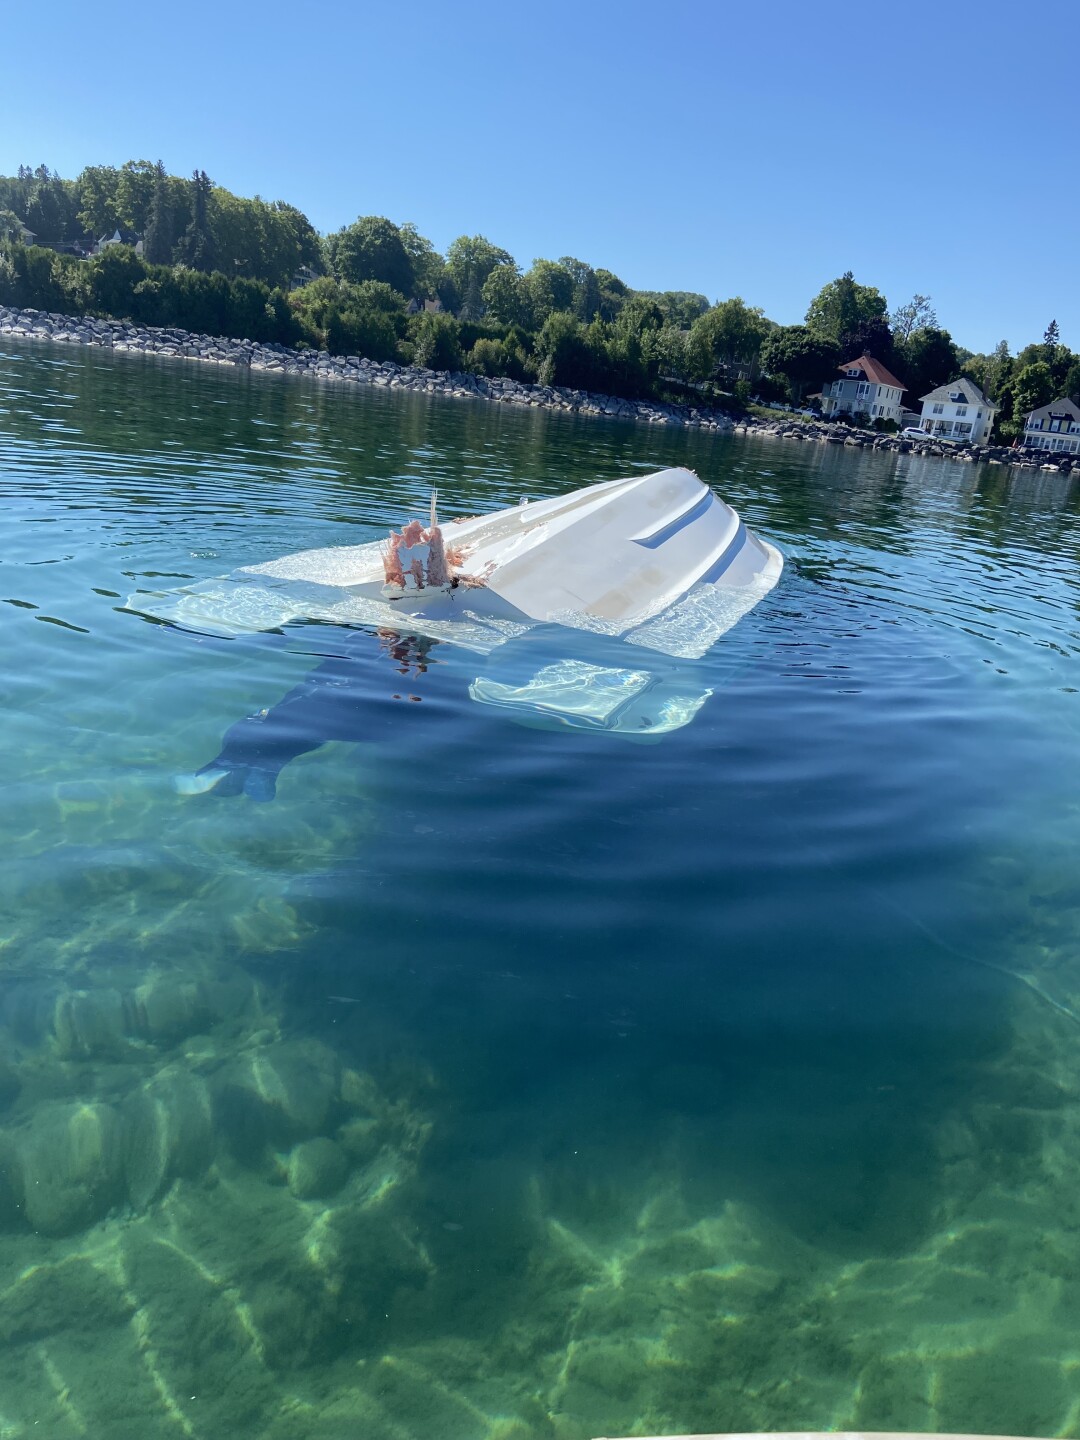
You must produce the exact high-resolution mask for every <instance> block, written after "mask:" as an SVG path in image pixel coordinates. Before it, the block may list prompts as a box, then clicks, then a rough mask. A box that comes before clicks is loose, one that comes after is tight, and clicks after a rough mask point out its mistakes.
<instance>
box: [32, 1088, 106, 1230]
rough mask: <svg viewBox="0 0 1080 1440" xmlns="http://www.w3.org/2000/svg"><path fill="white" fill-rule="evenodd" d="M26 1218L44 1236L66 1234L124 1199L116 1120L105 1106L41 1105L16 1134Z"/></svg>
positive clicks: (84, 1226) (82, 1228)
mask: <svg viewBox="0 0 1080 1440" xmlns="http://www.w3.org/2000/svg"><path fill="white" fill-rule="evenodd" d="M18 1150H19V1160H20V1164H21V1170H22V1182H23V1188H24V1191H25V1203H26V1218H27V1220H28V1221H29V1222H30V1225H31V1227H32V1228H33V1229H34V1230H38V1231H40V1232H41V1233H42V1234H44V1235H71V1234H74V1233H75V1232H76V1231H78V1230H84V1229H86V1227H87V1226H89V1225H93V1224H94V1223H95V1222H96V1221H98V1220H101V1219H102V1218H103V1217H104V1216H105V1215H107V1214H108V1212H109V1211H110V1210H111V1209H112V1208H113V1206H114V1205H116V1204H118V1203H119V1202H120V1200H121V1199H122V1198H123V1193H124V1164H123V1147H122V1143H121V1128H120V1121H119V1118H118V1116H117V1114H116V1111H115V1110H113V1109H112V1108H111V1107H110V1106H108V1105H98V1104H82V1105H63V1104H53V1105H43V1106H42V1107H41V1108H40V1109H39V1110H38V1111H37V1113H36V1114H35V1115H34V1118H33V1120H32V1121H31V1123H30V1125H29V1126H28V1127H27V1128H26V1130H25V1131H24V1132H23V1133H22V1135H21V1136H20V1138H19V1146H18Z"/></svg>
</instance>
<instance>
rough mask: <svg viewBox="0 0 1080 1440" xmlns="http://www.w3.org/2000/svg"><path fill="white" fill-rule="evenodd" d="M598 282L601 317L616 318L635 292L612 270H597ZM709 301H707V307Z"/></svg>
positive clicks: (605, 318) (602, 318)
mask: <svg viewBox="0 0 1080 1440" xmlns="http://www.w3.org/2000/svg"><path fill="white" fill-rule="evenodd" d="M596 284H597V288H598V289H599V291H600V312H599V313H600V318H601V320H614V319H615V318H616V317H617V315H618V313H619V311H620V310H621V309H622V307H623V306H624V305H625V304H626V302H627V300H628V299H629V298H630V296H631V294H632V293H633V292H632V291H631V289H630V287H629V285H624V284H623V282H622V281H621V280H620V279H619V277H618V276H617V275H613V274H612V272H611V271H610V270H597V272H596ZM708 303H709V302H708V301H706V302H705V305H706V308H708Z"/></svg>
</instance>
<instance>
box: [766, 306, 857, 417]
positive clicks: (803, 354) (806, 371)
mask: <svg viewBox="0 0 1080 1440" xmlns="http://www.w3.org/2000/svg"><path fill="white" fill-rule="evenodd" d="M842 359H843V356H842V354H841V351H840V346H839V345H838V344H837V342H836V341H835V340H830V339H829V338H828V337H827V336H825V335H821V334H819V333H818V332H817V331H815V330H811V328H810V327H809V326H808V325H781V326H778V327H777V329H775V330H773V331H771V332H770V334H768V335H767V336H766V337H765V339H764V341H763V342H762V346H761V351H760V353H759V355H758V362H759V364H760V365H761V368H762V370H764V371H765V373H766V374H767V375H782V376H783V377H784V379H785V380H786V381H787V383H788V386H789V388H790V390H791V394H792V397H793V398H794V399H796V400H797V399H800V398H801V397H802V395H803V394H804V393H805V392H806V390H807V388H808V387H809V386H811V385H815V386H816V385H822V384H824V383H825V382H826V381H827V380H831V379H833V377H834V373H835V371H836V367H837V366H838V365H839V364H840V362H841V360H842Z"/></svg>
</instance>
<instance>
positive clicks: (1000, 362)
mask: <svg viewBox="0 0 1080 1440" xmlns="http://www.w3.org/2000/svg"><path fill="white" fill-rule="evenodd" d="M1011 374H1012V356H1011V354H1009V347H1008V341H1005V340H999V341H998V343H996V346H995V347H994V353H992V354H991V356H989V359H988V361H986V366H985V370H984V386H982V393H984V395H985V396H986V399H988V400H996V399H998V396H999V395H1001V390H1002V386H1004V384H1005V382H1007V380H1008V377H1009V376H1011Z"/></svg>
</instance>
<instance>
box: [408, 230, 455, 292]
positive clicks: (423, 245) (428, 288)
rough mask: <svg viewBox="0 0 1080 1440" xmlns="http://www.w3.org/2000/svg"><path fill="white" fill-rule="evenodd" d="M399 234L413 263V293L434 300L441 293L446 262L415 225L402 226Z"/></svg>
mask: <svg viewBox="0 0 1080 1440" xmlns="http://www.w3.org/2000/svg"><path fill="white" fill-rule="evenodd" d="M398 234H399V235H400V236H401V243H402V245H403V246H404V247H405V253H406V255H408V257H409V261H410V263H411V265H412V273H413V293H414V294H415V295H417V296H418V297H419V298H420V299H422V300H433V299H434V298H435V296H436V295H437V294H438V293H439V285H440V283H441V281H442V279H443V275H444V273H445V271H446V262H445V261H444V260H443V258H442V256H441V255H440V254H439V252H438V251H437V250H436V249H435V246H434V245H433V244H432V243H431V241H430V240H428V239H427V238H426V237H425V236H423V235H421V234H420V232H419V230H417V228H416V226H415V225H411V224H406V225H402V226H400V227H399V229H398Z"/></svg>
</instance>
